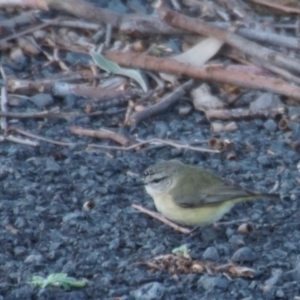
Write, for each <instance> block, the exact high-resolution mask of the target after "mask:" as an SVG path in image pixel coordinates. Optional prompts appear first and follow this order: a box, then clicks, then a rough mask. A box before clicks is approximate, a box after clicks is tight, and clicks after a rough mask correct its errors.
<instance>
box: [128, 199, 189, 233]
mask: <svg viewBox="0 0 300 300" xmlns="http://www.w3.org/2000/svg"><path fill="white" fill-rule="evenodd" d="M131 206H132V207H133V208H135V209H136V210H138V211H140V212H142V213H144V214H146V215H149V216H150V217H152V218H154V219H157V220H159V221H161V222H162V223H164V224H166V225H168V226H170V227H172V228H173V229H175V230H176V231H179V232H181V233H185V234H190V233H191V230H190V229H188V228H184V227H181V226H178V225H177V224H175V223H173V222H171V221H170V220H168V219H166V218H165V217H164V216H163V215H162V214H160V213H157V212H154V211H151V210H148V209H146V208H144V207H142V206H140V205H137V204H132V205H131Z"/></svg>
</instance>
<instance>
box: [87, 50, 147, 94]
mask: <svg viewBox="0 0 300 300" xmlns="http://www.w3.org/2000/svg"><path fill="white" fill-rule="evenodd" d="M91 55H92V57H93V59H94V61H95V63H96V64H97V66H98V67H99V68H101V69H103V70H104V71H106V72H110V73H113V74H118V75H123V76H127V77H130V78H132V79H133V80H135V81H136V82H137V83H138V84H139V85H140V86H141V88H142V89H143V91H144V92H145V93H146V92H147V91H148V87H147V84H146V81H145V80H144V78H143V76H142V75H141V72H140V71H137V70H134V69H126V68H121V67H120V66H119V65H118V64H117V63H115V62H113V61H111V60H109V59H107V58H105V57H104V56H103V55H101V54H99V53H97V52H94V51H92V53H91Z"/></svg>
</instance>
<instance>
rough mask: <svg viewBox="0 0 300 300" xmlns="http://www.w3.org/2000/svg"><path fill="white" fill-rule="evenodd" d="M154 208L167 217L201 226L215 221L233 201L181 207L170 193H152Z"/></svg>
mask: <svg viewBox="0 0 300 300" xmlns="http://www.w3.org/2000/svg"><path fill="white" fill-rule="evenodd" d="M153 200H154V204H155V206H156V209H157V210H158V211H159V212H160V213H162V214H163V215H164V216H165V217H167V218H168V219H170V220H172V221H174V222H176V223H178V224H182V225H187V226H203V225H208V224H212V223H214V222H217V221H218V220H219V219H221V218H222V216H223V215H224V214H225V213H227V212H228V211H229V210H230V209H231V208H232V207H233V206H234V203H228V202H222V203H219V204H218V205H217V206H203V207H195V208H182V207H180V206H178V205H176V204H175V202H174V201H173V200H172V199H171V196H170V195H167V194H164V193H162V194H160V195H153Z"/></svg>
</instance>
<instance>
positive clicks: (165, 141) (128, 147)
mask: <svg viewBox="0 0 300 300" xmlns="http://www.w3.org/2000/svg"><path fill="white" fill-rule="evenodd" d="M154 143H160V144H161V145H168V146H172V147H175V148H178V149H188V150H193V151H198V152H208V153H220V151H219V150H212V149H207V148H202V147H194V146H190V145H188V144H187V145H185V144H181V143H179V142H175V141H168V140H161V139H157V138H154V139H150V140H148V141H141V142H139V143H136V144H133V145H130V146H127V147H119V146H107V145H98V144H89V147H94V148H102V149H109V150H123V151H130V150H133V149H135V148H139V147H141V146H144V145H148V144H154Z"/></svg>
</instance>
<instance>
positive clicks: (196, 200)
mask: <svg viewBox="0 0 300 300" xmlns="http://www.w3.org/2000/svg"><path fill="white" fill-rule="evenodd" d="M144 185H145V188H146V191H147V192H148V194H149V195H150V196H152V198H153V200H154V203H155V206H156V209H157V210H158V211H159V212H160V213H162V214H163V215H164V216H165V217H167V218H168V219H170V220H172V221H174V222H176V223H178V224H182V225H188V226H203V225H208V224H211V223H214V222H216V221H218V220H219V219H221V218H222V216H223V215H224V214H225V213H227V212H228V211H229V210H230V209H231V208H232V207H233V206H234V205H235V204H236V203H238V202H242V201H244V200H253V199H259V198H268V199H279V195H278V194H267V193H259V192H252V191H248V190H245V189H243V188H242V187H240V186H238V185H236V184H232V183H230V182H229V181H227V180H225V179H222V178H220V177H218V176H216V175H214V174H212V173H210V172H208V171H206V170H204V169H201V168H200V167H196V166H190V165H185V164H183V163H181V162H180V161H178V160H170V161H163V162H159V163H157V164H155V165H153V166H150V167H149V168H148V169H147V170H146V171H145V172H144Z"/></svg>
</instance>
